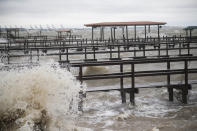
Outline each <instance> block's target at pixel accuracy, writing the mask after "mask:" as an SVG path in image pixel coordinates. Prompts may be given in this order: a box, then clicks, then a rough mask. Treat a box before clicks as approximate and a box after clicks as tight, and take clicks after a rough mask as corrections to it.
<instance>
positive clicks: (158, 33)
mask: <svg viewBox="0 0 197 131" xmlns="http://www.w3.org/2000/svg"><path fill="white" fill-rule="evenodd" d="M157 35H158V41H160V27H159V25H157Z"/></svg>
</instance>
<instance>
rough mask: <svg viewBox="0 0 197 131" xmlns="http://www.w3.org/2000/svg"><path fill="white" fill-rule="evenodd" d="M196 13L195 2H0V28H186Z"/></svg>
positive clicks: (149, 0)
mask: <svg viewBox="0 0 197 131" xmlns="http://www.w3.org/2000/svg"><path fill="white" fill-rule="evenodd" d="M196 12H197V2H196V0H187V1H186V0H173V1H172V0H138V1H133V0H0V24H21V25H23V24H27V25H28V24H38V23H40V24H65V25H68V26H69V25H72V26H75V25H76V26H80V25H81V26H82V25H83V24H84V23H89V22H100V21H131V20H132V21H137V20H157V21H166V22H168V23H169V24H171V25H187V24H188V25H190V24H195V23H197V15H196ZM81 22H82V23H81Z"/></svg>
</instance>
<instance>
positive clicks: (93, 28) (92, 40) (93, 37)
mask: <svg viewBox="0 0 197 131" xmlns="http://www.w3.org/2000/svg"><path fill="white" fill-rule="evenodd" d="M93 40H94V27H93V26H92V43H93Z"/></svg>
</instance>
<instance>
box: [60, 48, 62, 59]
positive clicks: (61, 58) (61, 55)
mask: <svg viewBox="0 0 197 131" xmlns="http://www.w3.org/2000/svg"><path fill="white" fill-rule="evenodd" d="M61 60H62V54H61V49H59V61H61Z"/></svg>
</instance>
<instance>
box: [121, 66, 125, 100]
mask: <svg viewBox="0 0 197 131" xmlns="http://www.w3.org/2000/svg"><path fill="white" fill-rule="evenodd" d="M120 72H121V73H123V64H120ZM120 88H121V91H120V92H121V99H122V103H126V94H125V91H124V83H123V77H122V76H121V78H120Z"/></svg>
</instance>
